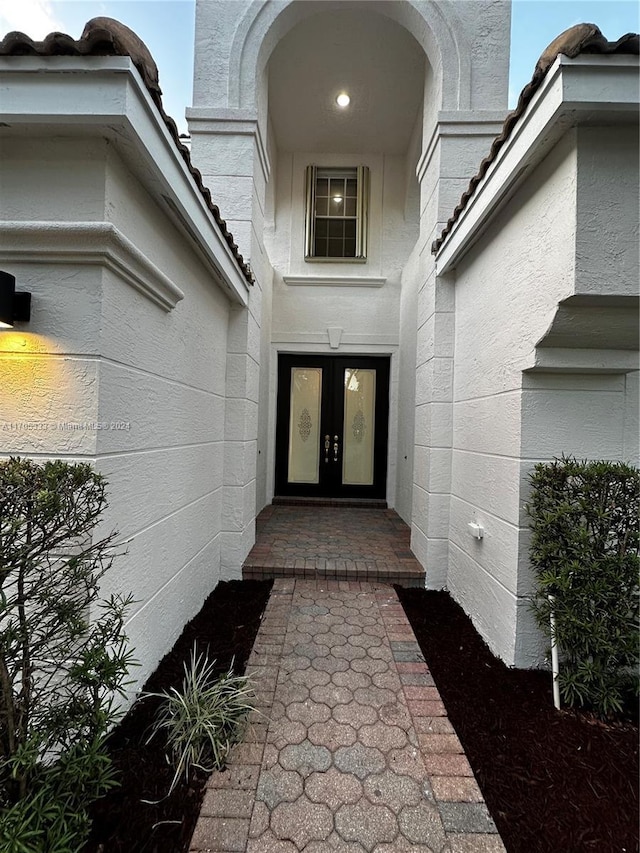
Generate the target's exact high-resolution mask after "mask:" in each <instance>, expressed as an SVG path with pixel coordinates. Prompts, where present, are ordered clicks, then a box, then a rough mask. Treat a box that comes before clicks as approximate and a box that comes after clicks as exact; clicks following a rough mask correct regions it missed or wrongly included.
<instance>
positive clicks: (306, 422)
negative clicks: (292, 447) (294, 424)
mask: <svg viewBox="0 0 640 853" xmlns="http://www.w3.org/2000/svg"><path fill="white" fill-rule="evenodd" d="M312 424H313V421H312V420H311V415H310V414H309V409H303V410H302V412H301V413H300V420H299V421H298V432H299V433H300V438H301V439H302V440H303V441H306V440H307V439H308V438H309V436H310V435H311V427H312Z"/></svg>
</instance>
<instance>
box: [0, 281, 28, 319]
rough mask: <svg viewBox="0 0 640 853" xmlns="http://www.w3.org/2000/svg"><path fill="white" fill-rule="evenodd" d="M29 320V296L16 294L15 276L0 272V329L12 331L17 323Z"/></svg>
mask: <svg viewBox="0 0 640 853" xmlns="http://www.w3.org/2000/svg"><path fill="white" fill-rule="evenodd" d="M30 319H31V294H30V293H26V292H19V293H16V279H15V276H13V275H11V273H8V272H2V270H0V329H13V324H14V323H15V322H16V321H17V322H20V323H28V322H29V320H30Z"/></svg>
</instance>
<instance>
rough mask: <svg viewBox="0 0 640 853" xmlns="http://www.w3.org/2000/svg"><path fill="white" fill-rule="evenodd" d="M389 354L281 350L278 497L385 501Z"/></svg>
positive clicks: (279, 368)
mask: <svg viewBox="0 0 640 853" xmlns="http://www.w3.org/2000/svg"><path fill="white" fill-rule="evenodd" d="M388 421H389V359H388V357H373V356H369V357H358V356H355V357H352V356H320V355H318V356H316V355H280V356H279V359H278V407H277V425H276V495H297V496H300V497H314V496H317V497H349V498H384V497H385V496H386V485H387V436H388Z"/></svg>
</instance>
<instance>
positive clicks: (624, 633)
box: [527, 457, 640, 717]
mask: <svg viewBox="0 0 640 853" xmlns="http://www.w3.org/2000/svg"><path fill="white" fill-rule="evenodd" d="M530 479H531V484H532V487H533V492H532V496H531V501H530V503H529V505H528V507H527V510H528V513H529V516H530V518H531V528H532V531H533V536H532V542H531V562H532V564H533V567H534V569H535V571H536V575H537V588H536V591H535V596H534V600H533V604H532V606H533V609H534V612H535V614H536V618H537V621H538V624H539V625H540V627H541V628H542V630H543V631H544V632H545V634H546V636H547V637H550V635H551V631H550V628H549V613H550V609H551V604H550V602H549V598H548V596H549V595H551V596H553V598H554V603H553V609H554V611H555V619H556V632H555V633H556V640H557V645H558V648H559V652H560V656H561V662H562V665H561V668H560V677H559V679H558V681H559V685H560V692H561V695H562V697H563V699H564V701H565V702H566V703H567V704H569V705H571V706H582V707H585V708H589V709H592V710H594V711H595V712H596V713H598V714H600V715H601V716H603V717H604V716H610V715H611V714H613V713H621V712H622V711H623V707H624V704H625V700H626V699H627V698H629V697H630V695H632V691H633V692H635V693H636V694H637V691H638V677H637V665H638V568H639V564H640V562H639V557H638V551H639V530H638V518H639V510H640V474H639V472H638V470H637V469H635V468H632V467H630V466H629V465H625V464H623V463H619V462H580V461H577V460H576V459H573V458H564V457H563V458H562V459H560V460H555V461H554V462H551V463H541V464H538V465H536V467H535V470H534V473H533V474H532V475H531V478H530Z"/></svg>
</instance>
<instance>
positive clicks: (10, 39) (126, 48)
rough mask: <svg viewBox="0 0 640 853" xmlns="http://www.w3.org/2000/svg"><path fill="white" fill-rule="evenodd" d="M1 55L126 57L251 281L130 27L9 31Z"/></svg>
mask: <svg viewBox="0 0 640 853" xmlns="http://www.w3.org/2000/svg"><path fill="white" fill-rule="evenodd" d="M0 56H129V57H130V58H131V60H132V61H133V63H134V65H135V66H136V68H137V69H138V72H139V73H140V76H141V77H142V80H143V82H144V84H145V86H146V87H147V89H148V91H149V94H150V95H151V98H152V100H153V102H154V103H155V105H156V107H157V108H158V110H159V112H160V115H161V116H162V119H163V121H164V123H165V124H166V126H167V129H168V131H169V133H170V134H171V136H172V138H173V141H174V143H175V145H176V147H177V149H178V151H179V152H180V154H181V155H182V158H183V160H184V162H185V163H186V165H187V168H188V169H189V171H190V172H191V175H192V177H193V180H194V181H195V184H196V186H197V188H198V190H199V192H200V193H201V195H202V196H203V197H204V200H205V202H206V204H207V207H208V208H209V210H210V211H211V213H212V214H213V218H214V219H215V221H216V222H217V224H218V226H219V228H220V231H221V232H222V236H223V237H224V239H225V240H226V242H227V244H228V245H229V248H230V249H231V251H232V253H233V255H234V257H235V259H236V261H237V262H238V265H239V267H240V269H241V270H242V273H243V275H244V277H245V279H246V280H247V282H248V283H249V284H253V283H254V278H253V273H252V271H251V267H250V266H249V264H248V263H247V262H246V261H245V260H244V258H243V257H242V255H241V254H240V252H239V250H238V246H237V244H236V243H235V241H234V239H233V234H231V232H230V231H229V229H228V228H227V223H226V222H225V220H224V219H223V218H222V217H221V215H220V209H219V208H218V206H217V205H216V204H214V203H213V201H212V199H211V193H210V191H209V189H208V188H207V187H206V186H205V185H204V182H203V180H202V175H201V173H200V171H199V170H198V169H196V168H195V166H194V165H193V163H192V162H191V154H190V152H189V149H188V148H187V147H186V146H185V145H183V144H182V142H181V141H180V136H179V134H178V128H177V125H176V123H175V121H174V120H173V119H172V118H171V117H170V116H168V115H167V114H166V113H165V111H164V107H163V105H162V89H161V88H160V84H159V76H158V67H157V65H156V63H155V62H154V60H153V57H152V56H151V53H150V51H149V49H148V48H147V46H146V45H145V43H144V42H143V41H142V40H141V39H140V38H138V36H137V35H136V34H135V33H134V32H133V30H130V29H129V27H127V26H125V25H124V24H121V23H120V21H116V20H114V19H113V18H92V19H91V20H90V21H88V22H87V24H86V25H85V28H84V30H83V33H82V35H81V36H80V38H79V39H78V40H77V41H76V40H75V39H73V38H72V37H71V36H69V35H66V34H65V33H49V35H48V36H47V37H46V38H45V39H43V41H33V40H32V39H30V38H29V36H27V35H25V34H24V33H20V32H12V33H8V34H7V35H6V36H5V37H4V39H2V41H0Z"/></svg>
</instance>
